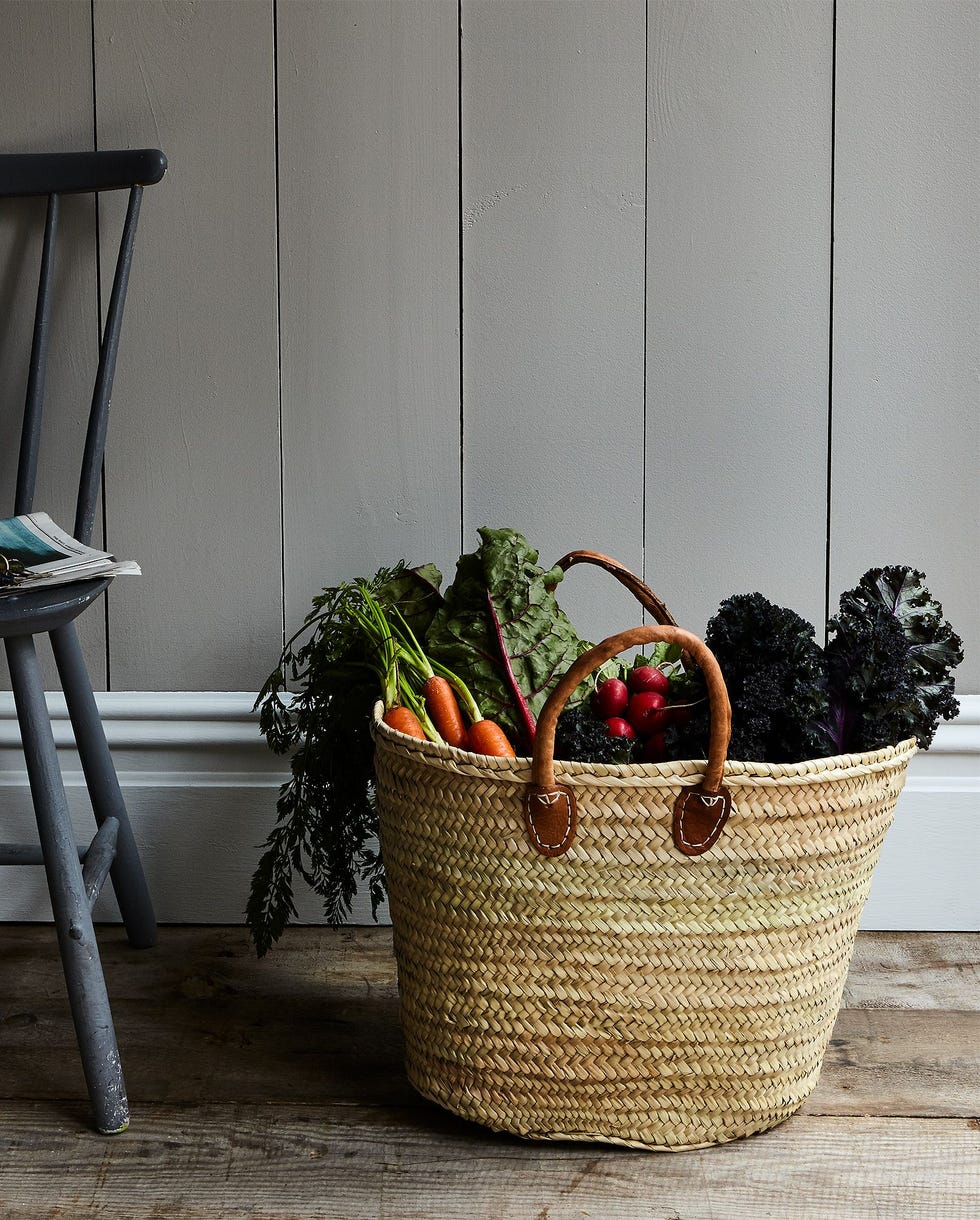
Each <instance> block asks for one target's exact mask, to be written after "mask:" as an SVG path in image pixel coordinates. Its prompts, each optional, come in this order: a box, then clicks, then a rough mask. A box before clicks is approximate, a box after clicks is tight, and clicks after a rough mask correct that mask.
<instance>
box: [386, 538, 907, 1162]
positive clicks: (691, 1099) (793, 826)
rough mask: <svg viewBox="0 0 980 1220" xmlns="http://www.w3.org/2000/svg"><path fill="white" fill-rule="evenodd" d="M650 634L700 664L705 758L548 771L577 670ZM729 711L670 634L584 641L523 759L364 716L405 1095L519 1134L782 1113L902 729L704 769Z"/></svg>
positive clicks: (812, 1032) (859, 883)
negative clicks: (409, 1089) (820, 754)
mask: <svg viewBox="0 0 980 1220" xmlns="http://www.w3.org/2000/svg"><path fill="white" fill-rule="evenodd" d="M567 558H568V557H566V559H567ZM573 562H574V561H573ZM609 562H612V561H609ZM563 563H565V561H563ZM565 566H569V565H568V564H566V565H565ZM604 566H606V565H604ZM615 574H616V575H617V576H620V579H623V577H622V576H621V575H620V573H619V572H617V573H615ZM635 579H636V578H633V580H634V581H635ZM624 583H628V582H627V581H626V580H625V579H624ZM636 583H637V585H639V582H636ZM634 592H636V593H637V595H638V596H639V597H640V599H641V601H643V602H644V604H645V605H647V606H648V608H654V603H656V607H657V608H658V610H657V613H658V616H659V617H665V616H666V612H665V611H663V608H662V603H659V602H656V599H653V601H651V600H650V599H652V598H653V595H652V594H649V591H648V590H646V588H645V586H639V587H638V588H634ZM647 594H649V597H648V596H647ZM656 639H672V640H675V641H677V642H680V643H681V644H682V645H683V647H684V648H685V649H686V650H687V651H688V652H689V653H690V654H691V655H692V656H693V657H694V659H695V660H697V661H698V663H699V664H700V665H701V667H702V670H703V671H704V673H705V676H706V678H707V680H708V688H709V697H710V699H711V707H712V740H711V746H710V749H709V758H708V760H707V761H691V762H674V763H665V764H659V765H654V764H643V765H628V766H626V765H624V766H601V765H592V764H589V765H586V764H579V763H553V762H552V759H551V751H552V750H553V742H554V722H555V720H556V719H557V716H558V713H559V711H560V710H561V706H562V705H563V703H564V701H565V699H566V698H567V697H568V695H569V694H570V692H571V691H572V690H573V689H574V688H575V686H576V685H577V684H578V683H579V682H580V681H581V680H582V677H583V676H584V674H585V673H587V672H588V671H589V670H590V669H591V668H594V667H595V666H597V665H599V664H601V663H602V661H603V660H605V659H607V658H608V657H610V656H612V655H615V653H617V652H619V651H621V650H622V649H624V648H629V647H633V646H637V645H643V644H645V643H649V642H651V641H653V640H656ZM727 715H728V700H727V694H726V693H725V690H724V683H723V682H722V680H721V675H720V671H718V667H717V663H716V662H715V661H714V658H713V657H712V656H711V654H710V652H708V650H707V649H706V648H705V646H704V645H703V644H702V643H701V641H700V640H698V639H697V637H695V636H692V635H690V634H689V633H686V632H681V631H679V629H677V628H676V627H674V626H672V625H670V624H667V625H664V626H656V627H645V628H638V629H636V630H634V631H631V632H625V633H623V634H622V635H619V636H615V637H611V638H610V640H607V641H605V642H604V643H603V644H601V645H599V646H598V647H597V648H595V649H592V650H591V651H590V652H588V653H586V654H584V656H583V657H582V658H580V662H579V663H578V664H577V665H576V666H573V668H572V670H570V671H569V674H568V676H567V677H566V679H565V680H564V681H563V683H561V684H560V685H559V687H558V688H557V689H556V690H555V692H554V694H553V695H552V698H551V699H550V700H549V703H548V705H546V707H545V709H544V711H543V712H542V714H541V717H540V718H539V724H538V736H537V739H536V742H535V757H534V759H533V760H530V759H516V760H515V759H497V758H487V757H484V756H481V755H476V754H472V753H469V752H467V751H464V750H457V749H453V748H450V747H448V746H439V745H434V744H432V743H430V742H424V741H417V740H415V739H413V738H410V737H406V736H404V735H403V734H401V733H398V732H395V731H394V730H392V729H390V728H388V726H386V725H385V724H383V723H382V722H381V720H380V709H379V713H378V717H377V719H376V723H375V740H376V753H375V768H376V774H377V800H378V811H379V817H380V831H381V845H382V852H383V856H384V861H385V868H386V872H387V877H388V887H389V895H390V907H391V918H392V924H393V930H394V942H395V953H396V958H397V964H398V977H399V988H400V993H401V1005H402V1024H403V1029H404V1036H405V1051H406V1064H407V1070H408V1074H409V1077H410V1079H411V1081H412V1083H413V1085H414V1086H415V1088H416V1089H418V1091H419V1092H420V1093H422V1094H423V1095H424V1096H426V1097H428V1098H430V1099H432V1100H433V1101H435V1102H438V1103H439V1104H440V1105H442V1106H444V1107H446V1108H447V1109H448V1110H451V1111H453V1112H454V1113H456V1114H458V1115H461V1116H462V1117H464V1118H467V1119H472V1120H474V1121H476V1122H479V1123H482V1124H484V1125H485V1126H488V1127H491V1128H494V1129H496V1130H503V1131H509V1132H513V1133H515V1134H517V1135H521V1136H526V1137H530V1138H535V1139H572V1140H590V1141H602V1142H606V1143H613V1144H622V1145H627V1146H631V1147H641V1148H651V1149H665V1150H675V1151H676V1150H681V1149H687V1148H698V1147H704V1146H707V1145H710V1144H717V1143H724V1142H726V1141H728V1140H732V1139H735V1138H737V1137H740V1136H745V1135H750V1134H752V1133H754V1132H758V1131H763V1130H766V1129H767V1128H770V1127H773V1126H774V1125H776V1124H777V1123H779V1122H781V1121H782V1120H783V1119H785V1118H787V1117H788V1116H789V1115H791V1114H792V1113H793V1112H794V1111H796V1110H797V1109H798V1108H799V1107H800V1106H801V1105H802V1103H803V1101H804V1100H805V1099H806V1097H807V1096H808V1095H809V1094H810V1093H811V1092H812V1090H813V1088H814V1087H815V1085H816V1083H817V1078H818V1076H819V1072H820V1065H821V1061H822V1059H823V1055H824V1051H825V1049H826V1045H827V1042H828V1039H829V1037H830V1033H831V1030H832V1027H833V1024H834V1020H835V1018H836V1015H837V1011H838V1008H839V1005H840V1000H841V993H842V990H843V987H844V981H845V977H846V974H847V968H848V964H849V961H850V957H851V953H852V950H853V946H854V937H855V933H856V930H857V924H858V919H859V917H860V914H861V909H862V907H863V906H864V902H865V899H866V898H867V895H868V889H869V886H870V883H871V875H872V871H873V869H874V866H875V863H876V862H877V859H878V855H879V852H880V849H881V844H882V841H883V839H884V836H885V832H886V830H887V829H888V826H889V825H890V823H891V820H892V816H893V813H894V808H895V803H896V801H897V799H898V795H899V793H900V791H901V789H902V786H903V783H904V779H905V771H906V768H907V765H908V762H909V759H910V758H911V757H912V755H913V753H914V752H915V743H914V742H912V741H908V742H904V743H902V744H901V745H899V746H896V747H894V748H888V749H883V750H879V751H876V752H874V753H868V754H859V755H844V756H838V757H834V758H823V759H817V760H814V761H809V762H803V763H798V764H793V765H768V764H762V763H745V762H726V760H725V756H724V751H725V747H726V746H727V741H728V726H729V722H728V720H727ZM722 778H723V780H724V783H723V784H722V783H721V780H722Z"/></svg>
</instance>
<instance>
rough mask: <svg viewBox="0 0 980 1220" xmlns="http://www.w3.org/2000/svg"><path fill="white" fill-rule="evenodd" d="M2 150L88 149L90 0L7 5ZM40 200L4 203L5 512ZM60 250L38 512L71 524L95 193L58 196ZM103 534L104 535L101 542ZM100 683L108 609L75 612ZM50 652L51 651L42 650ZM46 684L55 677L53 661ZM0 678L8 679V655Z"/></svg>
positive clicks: (1, 509)
mask: <svg viewBox="0 0 980 1220" xmlns="http://www.w3.org/2000/svg"><path fill="white" fill-rule="evenodd" d="M0 47H2V60H3V70H2V72H0V115H2V116H3V119H2V125H0V151H3V152H26V153H34V152H57V151H64V152H86V151H88V150H89V149H91V148H92V141H93V123H92V26H91V20H90V11H89V6H88V5H87V4H77V3H72V0H37V2H34V0H30V2H29V0H24V2H23V3H14V2H11V0H7V2H6V3H4V4H2V5H0ZM43 230H44V205H43V202H42V203H40V205H39V204H38V202H37V201H35V200H29V201H17V202H10V203H5V204H4V205H3V208H2V211H0V492H2V502H0V516H7V515H8V514H9V513H11V512H13V503H14V485H15V481H16V471H17V453H18V447H19V445H20V425H21V419H22V412H23V404H24V393H25V390H26V386H27V362H28V356H29V352H30V343H31V328H32V325H33V317H34V303H35V300H36V296H37V276H38V270H39V267H40V257H41V235H42V233H43ZM59 234H60V239H59V243H58V247H57V262H56V278H55V291H54V298H53V301H54V306H53V315H52V330H51V349H50V350H51V357H50V361H49V364H48V375H47V382H46V394H45V414H44V433H43V448H42V452H41V462H40V467H39V471H38V483H37V491H36V494H35V498H34V505H35V508H38V509H43V510H44V511H45V512H49V513H50V514H51V515H52V516H53V517H54V518H55V519H56V520H57V521H59V522H60V523H61V524H62V525H64V526H65V527H66V528H67V529H69V530H70V529H71V527H72V524H73V522H74V519H75V497H76V495H77V493H78V474H79V468H80V465H81V454H82V447H83V445H84V443H85V427H86V421H87V413H88V408H89V404H90V402H91V396H92V383H93V381H94V378H95V368H96V363H97V360H98V339H99V332H98V326H99V314H98V297H97V291H96V254H95V206H94V204H93V202H92V199H91V197H88V198H80V197H79V198H70V197H66V198H65V199H64V200H63V202H62V208H61V220H60V225H59ZM100 533H101V531H97V533H96V538H95V541H96V543H98V541H99V537H100ZM79 633H80V635H81V638H82V641H83V645H84V649H85V654H86V657H87V660H88V664H89V668H90V671H91V674H92V680H93V682H94V683H95V685H96V686H103V685H104V684H105V619H104V615H103V614H102V612H101V607H98V608H94V609H93V610H90V611H89V612H88V613H87V614H85V615H84V616H83V617H82V618H81V619H80V620H79ZM42 654H43V655H45V656H46V647H44V646H42ZM45 681H46V684H47V685H48V686H53V685H56V684H57V679H56V676H55V670H54V665H53V663H48V664H46V673H45ZM0 683H2V685H3V686H4V687H7V686H8V685H9V679H8V676H7V669H6V665H5V664H4V663H3V662H0Z"/></svg>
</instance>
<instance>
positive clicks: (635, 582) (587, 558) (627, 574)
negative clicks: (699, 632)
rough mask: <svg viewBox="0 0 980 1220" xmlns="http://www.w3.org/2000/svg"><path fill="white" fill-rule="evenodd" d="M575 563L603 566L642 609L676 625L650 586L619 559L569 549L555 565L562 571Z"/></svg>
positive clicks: (662, 620)
mask: <svg viewBox="0 0 980 1220" xmlns="http://www.w3.org/2000/svg"><path fill="white" fill-rule="evenodd" d="M577 563H594V564H595V565H596V566H597V567H600V568H604V569H605V571H607V572H609V573H610V574H611V575H612V576H615V577H616V579H617V580H618V581H619V583H620V584H621V585H625V586H626V588H627V589H629V591H630V592H631V593H632V594H633V596H634V597H635V598H636V600H637V601H638V602H639V603H640V605H641V606H642V607H643V609H644V610H646V611H647V612H648V613H649V614H652V615H653V617H654V618H655V619H656V620H657V622H658V623H665V624H667V625H668V626H670V627H676V626H677V619H675V618H674V616H673V615H672V614H671V612H670V611H669V610H668V609H667V607H666V606H665V605H664V603H663V602H662V601H661V600H660V598H659V597H658V596H657V595H656V593H654V591H653V590H652V589H651V588H650V586H649V585H647V584H644V583H643V581H642V580H640V578H639V576H637V575H636V574H635V573H633V572H631V571H630V570H629V568H627V567H624V566H623V564H621V563H620V562H619V560H617V559H612V558H610V556H608V555H603V554H602V552H601V551H569V552H568V554H567V555H563V556H562V557H561V559H559V560H558V564H557V566H558V567H559V568H561V570H562V571H563V572H567V571H568V569H569V568H571V567H574V566H575V564H577Z"/></svg>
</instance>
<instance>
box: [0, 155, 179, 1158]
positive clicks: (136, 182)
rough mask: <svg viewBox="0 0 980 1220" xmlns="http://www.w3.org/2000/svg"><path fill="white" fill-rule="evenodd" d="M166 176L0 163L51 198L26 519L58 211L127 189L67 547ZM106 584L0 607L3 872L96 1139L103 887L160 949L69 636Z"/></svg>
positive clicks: (132, 930)
mask: <svg viewBox="0 0 980 1220" xmlns="http://www.w3.org/2000/svg"><path fill="white" fill-rule="evenodd" d="M166 168H167V161H166V158H165V157H164V155H163V153H161V152H159V151H157V150H155V149H142V150H138V151H126V152H97V153H53V154H32V155H0V199H4V198H9V197H13V196H36V197H39V198H44V197H46V199H47V219H46V223H45V229H44V237H43V240H42V243H41V268H40V276H39V286H38V293H37V305H36V310H35V315H34V337H33V343H32V346H31V354H30V364H29V368H28V379H27V401H26V406H25V410H24V421H23V428H22V432H21V444H20V460H19V463H18V469H17V488H16V493H15V498H14V504H13V511H14V513H15V514H20V513H27V512H30V511H31V508H32V503H33V499H34V486H35V477H36V473H37V467H38V457H39V452H40V439H41V408H42V401H43V398H44V374H45V365H46V360H47V354H48V339H49V334H50V329H51V327H50V319H51V310H52V286H53V273H54V267H55V255H56V237H57V230H58V214H59V200H60V197H61V196H62V195H65V194H70V193H71V194H77V193H79V192H98V191H110V190H125V189H128V190H129V207H128V210H127V213H126V220H125V223H124V225H123V231H122V239H121V241H120V245H119V255H118V258H117V261H116V270H115V275H114V278H113V283H112V293H111V296H110V300H109V308H108V311H107V314H106V320H105V326H104V330H103V337H102V342H101V345H100V350H99V362H98V368H97V372H96V379H95V388H94V392H93V393H92V400H91V408H90V411H89V418H88V431H87V435H86V439H85V447H84V453H83V454H82V455H81V478H80V481H79V490H78V500H77V507H76V514H75V524H74V529H73V531H72V532H73V533H74V536H75V537H76V538H77V539H78V540H79V541H80V542H83V543H86V544H88V543H90V541H91V538H92V527H93V523H94V520H95V510H96V501H97V499H98V493H99V484H100V480H101V471H102V457H103V450H104V447H105V437H106V424H107V419H108V414H109V399H110V395H111V391H112V380H113V374H114V371H115V364H116V353H117V351H118V347H119V334H120V327H121V323H122V312H123V304H124V301H125V297H126V288H127V284H128V280H129V270H130V265H131V263H132V258H133V243H134V239H135V236H136V223H137V219H138V216H139V209H140V200H141V197H142V193H143V187H144V186H147V185H150V184H152V183H155V182H159V181H160V179H161V178H162V177H163V174H164V172H165V170H166ZM109 583H110V582H109V580H106V579H101V580H87V581H82V582H79V583H76V584H69V585H63V586H60V587H55V588H50V589H43V590H41V589H39V590H31V591H25V592H20V593H16V594H11V593H6V594H4V595H3V596H2V597H0V638H2V639H3V642H4V646H5V649H6V653H7V660H8V664H9V667H10V679H11V685H12V687H13V693H14V703H15V706H16V709H17V719H18V722H19V724H20V731H21V737H22V740H23V744H24V754H25V758H26V762H27V772H28V777H29V780H30V787H31V796H32V799H33V803H34V812H35V815H36V818H37V826H38V832H39V836H38V837H39V844H29V845H22V844H10V843H8V844H0V864H43V865H44V868H45V871H46V874H47V883H48V889H49V891H50V895H51V906H52V910H53V913H54V922H55V926H56V928H57V933H58V944H59V948H60V950H61V959H62V963H63V965H64V971H65V980H66V983H67V986H68V998H69V1001H70V1004H71V1012H72V1018H73V1020H74V1023H75V1031H76V1033H77V1036H78V1045H79V1050H80V1052H81V1059H82V1066H83V1068H84V1072H85V1080H86V1084H87V1085H88V1091H89V1097H90V1098H91V1103H92V1108H93V1111H94V1119H95V1126H96V1128H97V1129H98V1130H99V1131H100V1132H102V1133H104V1134H107V1135H108V1134H112V1133H115V1132H119V1131H124V1130H125V1129H126V1127H127V1126H128V1125H129V1103H128V1101H127V1098H126V1087H125V1083H124V1081H123V1074H122V1068H121V1065H120V1061H119V1051H118V1048H117V1045H116V1035H115V1030H114V1028H113V1023H112V1013H111V1011H110V1008H109V999H108V995H107V993H106V985H105V979H104V977H103V973H102V964H101V961H100V958H99V950H98V945H97V944H96V939H95V932H94V929H93V925H92V907H93V906H94V904H95V901H96V899H97V898H98V895H99V892H100V890H101V889H102V886H103V884H104V883H105V880H106V878H107V877H111V879H112V885H113V888H114V890H115V894H116V898H117V900H118V903H119V909H120V911H121V913H122V917H123V921H124V922H125V925H126V932H127V934H128V937H129V941H130V943H131V944H132V945H133V946H135V947H136V948H146V947H149V946H151V945H153V944H154V943H155V942H156V919H155V917H154V914H153V906H152V903H151V901H150V895H149V892H148V890H147V887H146V881H145V878H144V876H143V868H142V865H141V863H140V858H139V852H138V851H137V847H136V842H135V840H134V838H133V832H132V829H131V827H130V823H129V818H128V816H127V814H126V807H125V805H124V803H123V798H122V794H121V792H120V790H119V783H118V780H117V778H116V772H115V768H114V766H113V763H112V759H111V757H110V755H109V748H108V745H107V743H106V738H105V733H104V731H103V727H102V722H101V720H100V718H99V712H98V708H97V706H96V702H95V697H94V695H93V693H92V686H91V682H90V680H89V676H88V672H87V670H86V666H85V662H84V660H83V657H82V651H81V648H80V646H79V642H78V635H77V633H76V631H75V623H74V620H75V619H76V618H77V617H78V615H79V614H81V613H82V611H83V610H85V609H86V608H87V607H88V606H90V605H92V603H93V602H95V601H96V599H97V598H99V596H100V595H101V594H102V593H103V592H104V591H105V590H106V588H107V587H108V585H109ZM45 632H46V633H48V634H49V635H50V637H51V644H52V649H53V652H54V656H55V661H56V664H57V668H58V674H59V677H60V679H61V683H62V686H63V688H64V693H65V700H66V702H67V705H68V713H69V717H70V719H71V723H72V728H73V729H74V733H75V739H76V743H77V746H78V752H79V755H80V758H81V762H82V768H83V772H84V775H85V781H86V785H87V787H88V791H89V795H90V797H91V801H92V807H93V809H94V812H95V817H96V822H97V824H98V831H97V833H96V835H95V838H94V839H93V840H92V842H91V845H89V846H88V847H81V848H79V847H77V846H76V843H75V839H74V835H73V831H72V826H71V820H70V818H69V814H68V803H67V800H66V797H65V788H64V783H63V780H62V776H61V770H60V767H59V763H58V756H57V751H56V749H55V741H54V736H53V733H52V730H51V722H50V720H49V717H48V711H47V705H46V703H45V698H44V684H43V681H42V678H41V670H40V667H39V665H38V658H37V653H36V651H35V647H34V637H35V636H36V635H39V634H42V633H45Z"/></svg>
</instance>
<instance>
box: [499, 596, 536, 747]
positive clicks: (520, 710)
mask: <svg viewBox="0 0 980 1220" xmlns="http://www.w3.org/2000/svg"><path fill="white" fill-rule="evenodd" d="M487 605H488V606H489V608H490V621H491V623H492V624H493V630H494V633H495V635H496V639H497V651H498V652H499V653H500V659H501V662H502V664H503V668H504V678H505V679H506V682H507V685H508V686H509V687H510V693H511V696H512V697H513V700H514V705H515V707H516V708H517V714H518V717H519V719H520V721H521V724H522V726H523V729H524V733H523V736H524V744H525V745H527V746H529V747H533V745H534V737H535V734H536V732H537V725H536V724H535V723H534V717H533V716H532V715H531V708H530V707H529V705H528V702H527V699H526V698H525V696H524V692H523V691H522V690H521V688H520V687H519V686H518V685H517V678H516V676H515V674H514V667H513V666H512V665H511V663H510V654H509V653H508V652H507V645H506V644H505V643H504V633H503V630H502V628H501V626H500V619H499V618H498V617H497V607H496V606H495V605H494V604H493V594H492V593H491V592H490V590H489V589H487Z"/></svg>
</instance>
